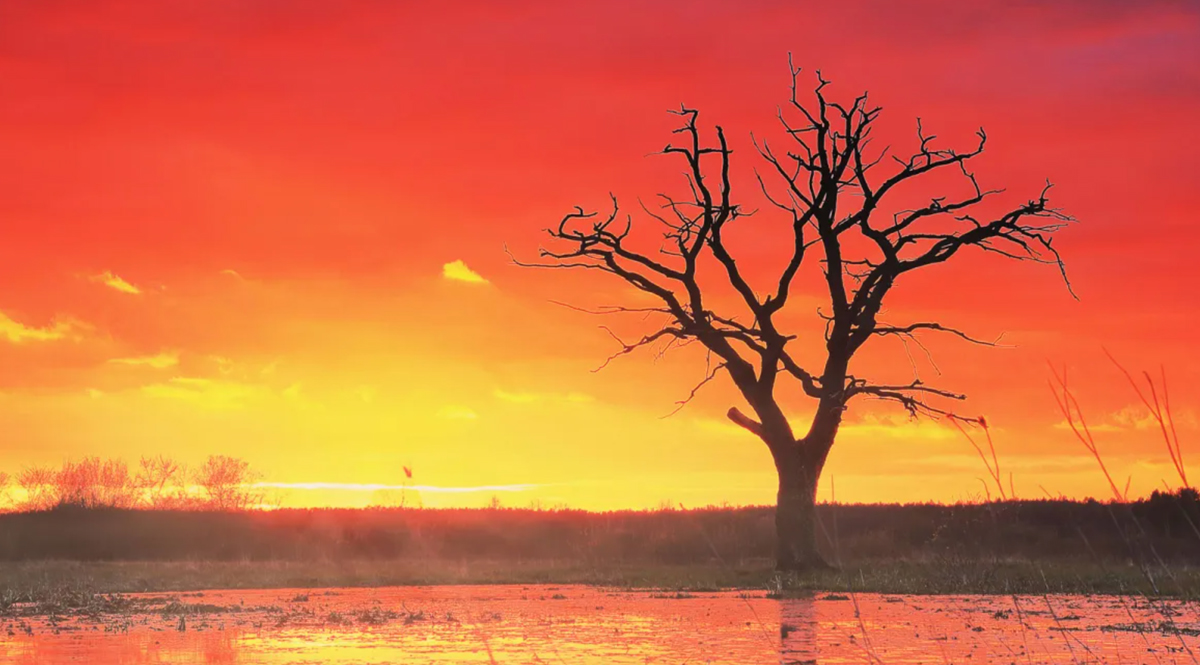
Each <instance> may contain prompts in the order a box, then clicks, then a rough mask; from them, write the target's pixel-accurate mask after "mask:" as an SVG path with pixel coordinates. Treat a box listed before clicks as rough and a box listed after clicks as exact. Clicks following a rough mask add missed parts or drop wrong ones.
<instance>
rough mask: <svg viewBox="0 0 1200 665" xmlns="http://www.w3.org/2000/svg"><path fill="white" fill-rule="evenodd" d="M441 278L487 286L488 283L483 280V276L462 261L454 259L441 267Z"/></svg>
mask: <svg viewBox="0 0 1200 665" xmlns="http://www.w3.org/2000/svg"><path fill="white" fill-rule="evenodd" d="M442 277H445V278H446V279H453V280H457V281H459V282H469V283H471V284H487V283H488V281H487V280H486V279H484V278H483V275H480V274H479V273H477V272H475V271H474V270H471V269H470V268H468V267H467V264H465V263H463V261H462V259H455V260H454V261H451V262H450V263H447V264H446V265H444V266H442Z"/></svg>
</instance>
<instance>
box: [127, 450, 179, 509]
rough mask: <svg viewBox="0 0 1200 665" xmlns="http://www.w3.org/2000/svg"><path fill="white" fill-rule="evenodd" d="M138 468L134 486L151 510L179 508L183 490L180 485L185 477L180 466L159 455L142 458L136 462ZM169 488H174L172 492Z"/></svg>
mask: <svg viewBox="0 0 1200 665" xmlns="http://www.w3.org/2000/svg"><path fill="white" fill-rule="evenodd" d="M138 466H139V469H138V473H137V480H136V485H137V487H138V488H139V489H140V490H141V491H142V492H143V493H144V495H145V496H144V498H145V500H146V503H147V504H148V505H149V506H150V507H151V508H160V509H161V508H172V507H179V505H180V504H182V503H183V500H184V498H185V497H184V488H183V487H181V486H180V483H181V481H182V480H183V478H185V477H186V475H187V469H185V468H184V466H183V465H182V464H180V463H179V462H177V461H175V460H173V459H171V458H169V457H167V456H165V455H159V456H157V457H142V458H141V459H139V460H138ZM171 487H174V489H175V491H174V492H172V491H170V490H169V489H168V488H171Z"/></svg>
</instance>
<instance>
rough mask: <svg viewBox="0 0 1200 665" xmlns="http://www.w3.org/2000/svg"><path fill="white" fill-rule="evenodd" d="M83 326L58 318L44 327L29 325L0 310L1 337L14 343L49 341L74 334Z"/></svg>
mask: <svg viewBox="0 0 1200 665" xmlns="http://www.w3.org/2000/svg"><path fill="white" fill-rule="evenodd" d="M80 327H81V326H80V325H79V323H78V322H75V321H71V320H68V319H56V320H54V321H51V322H50V325H48V326H46V327H44V328H38V327H36V326H27V325H25V324H23V323H21V322H19V321H14V320H13V319H12V318H10V317H9V316H8V315H7V314H5V313H4V312H0V338H3V339H7V340H8V341H10V342H12V343H13V344H21V343H23V342H49V341H54V340H58V339H65V338H67V337H70V336H72V333H75V332H77V331H78V329H79V328H80Z"/></svg>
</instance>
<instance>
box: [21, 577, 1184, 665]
mask: <svg viewBox="0 0 1200 665" xmlns="http://www.w3.org/2000/svg"><path fill="white" fill-rule="evenodd" d="M129 598H130V599H131V600H132V603H131V604H128V605H125V606H117V607H113V608H108V609H106V610H104V611H98V612H97V611H94V610H93V613H92V614H90V615H89V614H87V613H77V614H74V615H65V616H59V617H53V616H51V617H46V616H39V617H9V618H0V663H14V664H20V665H25V664H30V665H32V664H34V663H38V664H55V663H94V664H96V665H116V664H122V665H124V664H129V665H134V664H141V663H172V664H177V663H178V664H182V663H227V664H243V663H246V664H248V663H255V664H258V663H263V664H272V665H283V664H285V663H286V664H298V663H313V664H316V663H332V664H349V663H362V664H376V663H445V664H449V663H492V662H495V663H502V664H507V663H522V664H536V663H581V664H592V663H595V664H600V663H605V664H607V663H631V664H632V663H639V664H643V663H672V664H680V663H712V664H728V665H756V664H759V663H762V664H766V663H771V664H778V663H790V664H796V663H1005V664H1008V663H1097V662H1101V663H1162V664H1164V665H1165V664H1168V663H1196V662H1197V659H1198V658H1200V637H1198V635H1200V612H1198V610H1200V608H1198V606H1197V604H1195V603H1186V602H1182V601H1163V602H1158V601H1154V602H1151V601H1147V600H1145V599H1141V598H1121V597H1111V596H1094V597H1082V596H895V595H879V594H853V595H849V594H823V593H819V594H815V595H813V596H812V597H810V598H793V599H773V598H768V597H767V596H766V594H765V593H762V592H757V593H755V592H751V593H737V592H722V593H696V594H676V593H654V592H641V591H639V592H628V591H619V590H610V589H601V588H595V587H579V586H455V587H403V588H382V589H333V590H317V591H309V590H264V591H210V592H198V593H190V594H135V595H131V596H129ZM21 611H22V608H20V607H18V608H16V612H17V613H18V614H20V613H21Z"/></svg>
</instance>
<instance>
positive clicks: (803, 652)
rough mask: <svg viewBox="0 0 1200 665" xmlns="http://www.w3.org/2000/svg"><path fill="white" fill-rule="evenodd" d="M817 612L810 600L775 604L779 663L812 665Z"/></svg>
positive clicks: (815, 648)
mask: <svg viewBox="0 0 1200 665" xmlns="http://www.w3.org/2000/svg"><path fill="white" fill-rule="evenodd" d="M817 630H818V629H817V610H816V606H815V602H814V601H813V599H812V598H784V599H781V600H780V601H779V662H780V663H781V664H782V665H816V663H817V651H818V649H817Z"/></svg>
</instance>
